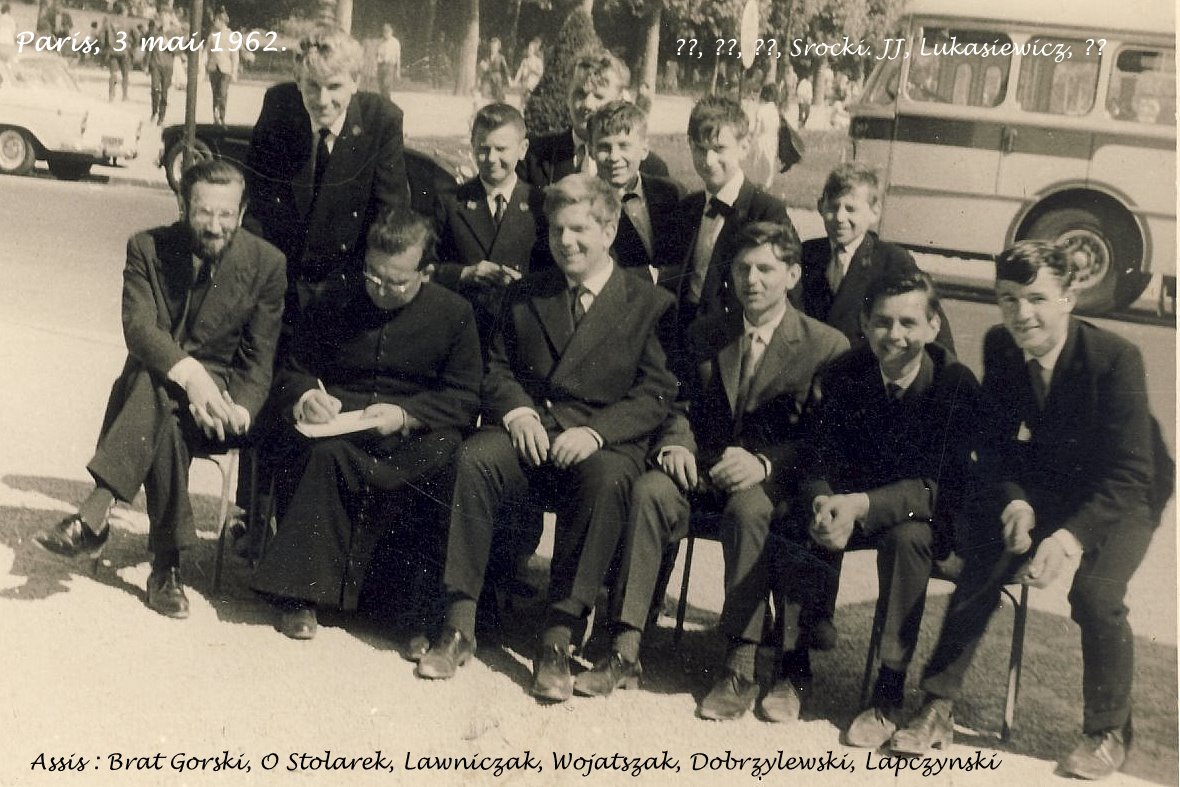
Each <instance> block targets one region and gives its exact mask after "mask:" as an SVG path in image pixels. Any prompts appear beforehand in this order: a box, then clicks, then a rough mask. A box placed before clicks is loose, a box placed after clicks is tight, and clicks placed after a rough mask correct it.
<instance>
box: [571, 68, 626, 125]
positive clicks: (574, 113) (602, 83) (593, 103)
mask: <svg viewBox="0 0 1180 787" xmlns="http://www.w3.org/2000/svg"><path fill="white" fill-rule="evenodd" d="M622 95H623V86H622V85H621V84H619V81H618V78H617V77H615V76H614V75H613V74H606V75H605V76H604V77H603V78H601V79H586V80H583V81H582V84H580V85H575V86H574V87H573V88H572V89H571V90H570V94H569V99H568V102H567V106H568V108H569V113H570V125H571V126H573V127H574V133H575V134H577V135H578V138H579V139H586V123H587V121H589V120H590V116H591V115H593V114H594V113H595V112H597V111H598V109H599V108H600V107H602V106H605V105H606V104H609V103H610V102H612V101H614V100H616V99H618V98H620V97H622Z"/></svg>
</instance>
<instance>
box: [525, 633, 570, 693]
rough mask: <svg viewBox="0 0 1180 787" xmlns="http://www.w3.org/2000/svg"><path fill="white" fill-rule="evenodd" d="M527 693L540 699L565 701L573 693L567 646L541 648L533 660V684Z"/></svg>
mask: <svg viewBox="0 0 1180 787" xmlns="http://www.w3.org/2000/svg"><path fill="white" fill-rule="evenodd" d="M529 693H530V694H532V695H533V696H534V697H537V698H538V699H542V700H552V701H553V702H565V701H566V700H568V699H569V698H570V697H572V696H573V694H574V679H573V677H572V676H571V675H570V651H569V646H568V645H566V646H562V645H549V646H546V647H543V648H541V653H540V654H539V655H538V656H537V660H536V661H535V662H533V685H532V688H530V689H529Z"/></svg>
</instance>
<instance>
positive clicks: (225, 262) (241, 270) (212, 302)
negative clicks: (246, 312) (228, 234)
mask: <svg viewBox="0 0 1180 787" xmlns="http://www.w3.org/2000/svg"><path fill="white" fill-rule="evenodd" d="M239 232H240V230H239ZM238 238H240V236H235V238H234V241H233V242H231V243H230V245H229V248H228V249H226V250H225V254H223V255H222V257H221V262H220V263H218V265H217V269H216V271H215V273H214V274H213V280H212V281H211V282H210V283H209V291H208V292H207V293H206V294H205V299H204V300H203V301H202V302H201V305H200V307H199V310H198V311H197V313H196V314H195V315H193V318H192V326H193V328H192V331H190V332H189V335H188V337H186V342H185V343H186V344H187V345H191V346H198V345H200V344H201V343H202V342H203V341H204V340H205V339H206V338H207V337H208V334H209V332H210V331H211V330H216V329H218V328H220V327H221V326H222V323H224V322H225V320H226V316H227V315H228V314H229V312H230V311H231V309H232V308H233V307H234V306H235V305H236V304H237V303H238V301H239V300H241V299H242V297H243V296H244V295H245V294H246V293H247V292H249V291H250V289H251V288H250V281H249V275H250V273H251V271H250V263H249V260H248V259H247V258H246V256H245V255H244V254H243V253H242V252H241V248H242V247H241V244H240V243H239V242H238Z"/></svg>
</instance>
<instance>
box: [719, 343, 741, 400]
mask: <svg viewBox="0 0 1180 787" xmlns="http://www.w3.org/2000/svg"><path fill="white" fill-rule="evenodd" d="M717 370H718V371H719V372H720V374H721V385H722V387H723V388H724V389H725V399H726V401H728V402H729V410H730V412H733V409H734V407H736V406H737V395H738V386H739V385H740V384H741V380H740V379H739V377H740V376H741V373H742V334H741V333H739V334H738V335H737V338H735V339H734V340H733V341H731V342H730V343H729V344H727V345H725V346H724V347H722V348H721V352H719V353H717Z"/></svg>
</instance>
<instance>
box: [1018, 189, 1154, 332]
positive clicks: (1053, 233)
mask: <svg viewBox="0 0 1180 787" xmlns="http://www.w3.org/2000/svg"><path fill="white" fill-rule="evenodd" d="M1026 237H1028V238H1039V239H1043V240H1051V241H1054V242H1056V243H1058V244H1061V245H1063V246H1065V248H1066V250H1067V251H1068V252H1069V254H1070V256H1071V257H1072V258H1073V261H1074V265H1075V267H1076V268H1077V274H1076V275H1075V277H1074V285H1073V286H1074V292H1075V293H1076V295H1077V299H1078V303H1077V308H1078V310H1079V311H1083V312H1089V313H1092V314H1101V313H1103V312H1107V311H1111V310H1112V309H1116V308H1121V307H1123V306H1127V305H1128V304H1130V303H1131V302H1133V301H1134V300H1135V299H1136V298H1137V297H1139V294H1140V293H1142V292H1143V288H1144V287H1145V286H1146V284H1147V280H1149V279H1150V277H1146V276H1144V275H1143V274H1141V273H1140V271H1139V266H1140V261H1141V258H1142V248H1143V246H1142V242H1141V241H1140V239H1139V233H1138V230H1137V229H1136V228H1135V225H1134V222H1132V221H1131V220H1130V219H1129V218H1126V217H1120V216H1118V215H1117V214H1114V213H1113V212H1111V211H1104V210H1091V209H1089V208H1076V207H1069V208H1058V209H1055V210H1050V211H1049V212H1047V213H1045V214H1044V215H1042V216H1040V217H1039V218H1037V219H1036V221H1034V222H1033V223H1032V225H1031V226H1030V227H1029V230H1028V233H1027V235H1026Z"/></svg>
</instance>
